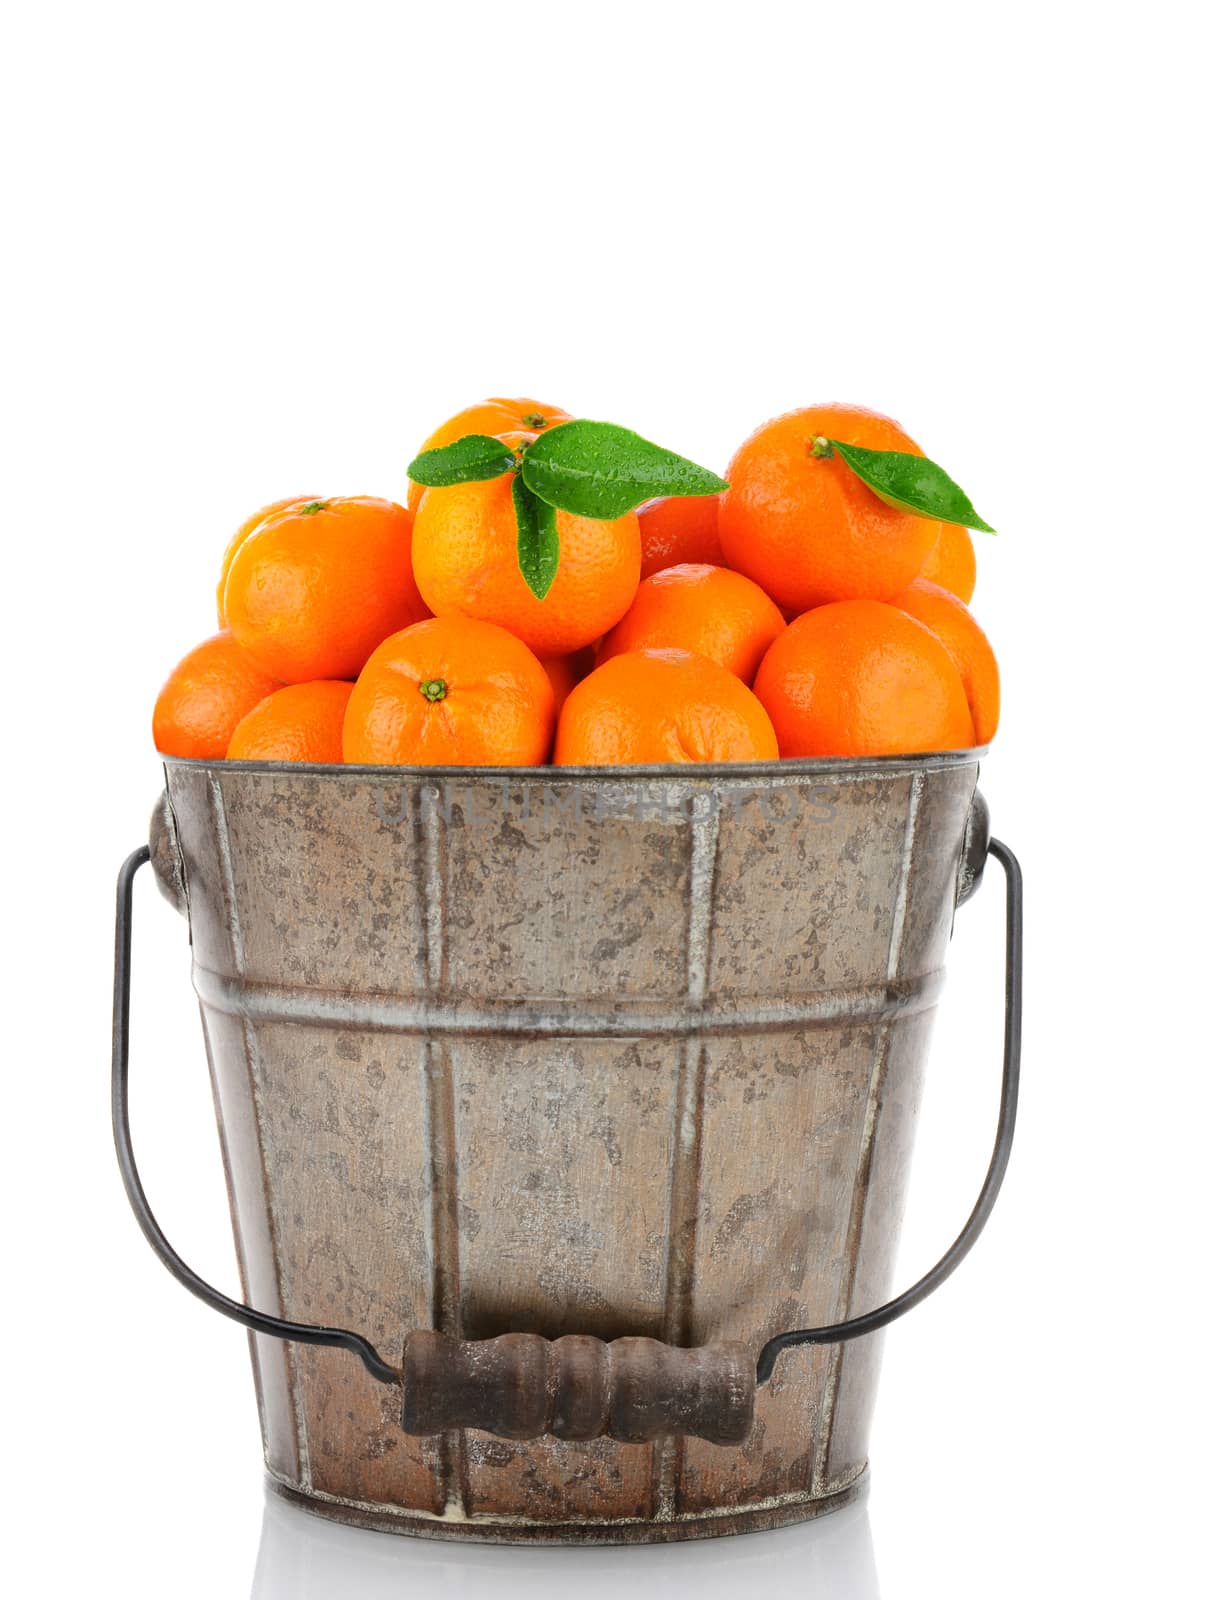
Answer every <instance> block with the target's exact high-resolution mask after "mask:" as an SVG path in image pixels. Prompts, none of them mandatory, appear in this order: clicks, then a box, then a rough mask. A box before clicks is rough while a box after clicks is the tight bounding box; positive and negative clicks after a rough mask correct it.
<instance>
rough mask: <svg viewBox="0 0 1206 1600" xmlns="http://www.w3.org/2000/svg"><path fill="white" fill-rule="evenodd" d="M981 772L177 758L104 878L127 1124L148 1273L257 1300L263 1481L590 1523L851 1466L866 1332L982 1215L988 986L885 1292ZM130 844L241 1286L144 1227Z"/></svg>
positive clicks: (711, 1522)
mask: <svg viewBox="0 0 1206 1600" xmlns="http://www.w3.org/2000/svg"><path fill="white" fill-rule="evenodd" d="M977 770H978V768H977V759H976V755H975V753H974V752H973V753H970V754H969V753H958V754H943V755H934V756H923V757H918V758H909V759H892V760H881V761H853V760H847V761H829V762H818V761H809V762H781V763H777V764H775V765H773V766H758V767H737V766H726V767H712V768H703V767H682V766H676V767H673V768H644V769H601V770H590V771H579V770H572V769H562V770H557V769H539V770H532V771H508V772H504V771H501V770H497V769H483V770H477V769H472V770H471V769H439V770H437V769H425V770H416V769H390V770H384V769H379V768H299V767H281V766H268V765H255V764H242V763H238V764H227V763H217V764H213V765H206V764H203V763H196V762H187V761H172V762H169V763H168V764H167V791H166V795H165V798H164V801H163V802H162V804H161V806H160V808H159V810H158V811H157V813H156V819H155V824H154V827H153V834H152V845H151V850H150V851H148V850H146V849H144V850H142V851H139V852H136V853H135V855H134V856H132V857H131V859H130V861H129V862H128V863H127V865H126V867H125V868H124V869H123V880H122V888H121V892H120V894H119V929H118V976H117V1005H116V1008H115V1051H114V1072H115V1126H116V1128H117V1135H118V1146H119V1154H120V1155H121V1158H122V1164H123V1172H124V1174H125V1176H126V1181H127V1187H128V1189H129V1191H130V1195H131V1199H132V1201H133V1202H134V1205H135V1209H136V1211H137V1212H138V1215H139V1219H140V1221H141V1222H142V1224H143V1227H144V1230H145V1231H146V1232H147V1234H148V1237H149V1238H150V1239H151V1242H152V1244H153V1245H154V1246H155V1248H156V1250H157V1251H158V1253H159V1254H160V1256H161V1258H162V1259H164V1261H165V1262H166V1263H167V1265H168V1266H169V1268H170V1269H171V1270H172V1271H174V1272H175V1273H176V1275H177V1276H178V1277H180V1278H181V1280H182V1281H183V1282H185V1283H186V1284H187V1286H188V1287H189V1288H191V1289H193V1290H194V1292H196V1293H199V1294H201V1295H202V1297H203V1298H206V1299H208V1300H209V1302H210V1303H211V1304H215V1305H217V1308H218V1309H219V1310H222V1311H225V1312H226V1313H227V1314H229V1315H235V1316H238V1317H239V1319H240V1320H242V1321H245V1322H247V1323H248V1325H249V1326H251V1327H253V1328H255V1329H258V1330H260V1331H258V1332H255V1333H253V1335H252V1337H251V1354H252V1362H253V1366H254V1369H255V1381H256V1390H257V1394H258V1397H259V1406H260V1418H261V1423H262V1429H263V1438H264V1451H265V1458H266V1462H267V1468H268V1473H269V1478H270V1482H271V1483H272V1484H273V1485H274V1486H275V1487H276V1488H277V1489H278V1490H279V1491H280V1492H281V1493H282V1494H284V1495H285V1496H287V1497H289V1498H293V1499H297V1500H300V1501H302V1502H304V1503H305V1504H306V1505H307V1506H308V1507H309V1508H310V1509H312V1510H314V1511H317V1512H319V1513H320V1514H322V1515H324V1516H329V1517H334V1518H336V1519H338V1520H340V1521H345V1522H356V1523H363V1524H368V1525H371V1526H373V1527H379V1528H389V1529H393V1530H397V1531H404V1532H408V1533H414V1534H420V1535H428V1536H435V1537H475V1538H480V1539H486V1540H496V1541H506V1542H513V1541H522V1540H553V1541H561V1542H569V1543H586V1542H626V1541H638V1542H639V1541H649V1540H666V1539H680V1538H689V1537H695V1536H701V1535H712V1534H720V1533H730V1532H735V1531H739V1530H743V1529H750V1528H765V1527H769V1526H774V1525H777V1524H780V1523H785V1522H792V1521H796V1520H799V1519H802V1518H805V1517H809V1516H813V1515H815V1514H817V1513H818V1512H822V1511H826V1510H829V1509H832V1508H834V1507H836V1506H838V1505H841V1504H844V1503H846V1502H847V1501H849V1500H851V1499H852V1498H854V1497H855V1496H857V1495H858V1494H859V1493H860V1492H861V1490H862V1488H863V1486H864V1485H865V1483H866V1475H867V1435H868V1430H869V1425H870V1420H871V1408H872V1402H873V1396H874V1390H875V1383H876V1373H877V1367H878V1361H879V1348H878V1347H879V1342H880V1336H879V1334H878V1332H877V1330H878V1329H879V1328H882V1327H883V1326H884V1325H885V1324H886V1322H887V1321H890V1320H891V1319H892V1317H893V1316H895V1315H898V1314H899V1312H900V1311H901V1310H903V1309H907V1308H908V1304H911V1303H914V1302H915V1300H916V1299H917V1298H920V1297H921V1295H923V1294H924V1293H927V1292H929V1290H930V1289H931V1288H932V1287H934V1286H935V1285H936V1283H937V1282H938V1281H940V1280H941V1278H942V1277H944V1276H945V1275H946V1274H947V1272H949V1271H950V1270H952V1269H953V1266H954V1265H955V1263H956V1261H957V1260H958V1259H959V1258H960V1257H961V1255H962V1254H963V1253H965V1251H966V1249H967V1248H969V1247H970V1244H971V1242H972V1239H973V1238H974V1237H975V1234H976V1233H978V1231H979V1228H980V1226H982V1224H983V1221H984V1218H985V1217H986V1216H987V1211H988V1209H989V1208H990V1207H991V1204H992V1201H993V1199H994V1198H995V1194H996V1190H997V1188H998V1187H999V1184H1000V1178H1001V1176H1002V1174H1003V1171H1004V1162H1005V1159H1007V1156H1008V1143H1009V1136H1010V1134H1011V1132H1012V1123H1013V1109H1014V1103H1015V1097H1016V1072H1017V1063H1016V1056H1017V1038H1016V1028H1017V1019H1016V1015H1015V1016H1014V1018H1013V1019H1012V1020H1011V1027H1010V1032H1011V1034H1012V1037H1011V1038H1010V1039H1007V1049H1006V1072H1005V1078H1004V1083H1005V1093H1004V1098H1003V1102H1002V1117H1001V1126H1000V1128H999V1130H998V1142H997V1148H996V1150H995V1152H994V1158H993V1167H992V1168H991V1169H990V1174H989V1178H988V1180H987V1181H986V1184H985V1190H984V1192H983V1193H982V1195H981V1198H980V1202H979V1203H978V1206H977V1210H976V1212H975V1213H973V1216H972V1217H971V1218H970V1219H969V1222H968V1225H967V1227H966V1228H965V1229H964V1232H963V1234H961V1235H960V1238H959V1240H957V1241H956V1244H955V1246H953V1247H952V1250H951V1251H950V1252H948V1255H947V1257H944V1258H943V1261H942V1262H940V1263H939V1265H938V1267H937V1268H935V1269H934V1271H933V1272H932V1273H930V1274H927V1277H926V1279H924V1280H922V1282H921V1284H919V1285H917V1286H915V1289H914V1290H912V1291H909V1294H907V1295H905V1296H901V1297H900V1298H899V1299H898V1300H897V1301H895V1302H892V1303H891V1304H890V1305H889V1306H888V1307H887V1308H884V1310H883V1311H880V1310H876V1311H874V1312H873V1311H872V1308H877V1307H878V1306H879V1302H880V1301H881V1300H882V1299H883V1297H884V1296H885V1295H886V1294H888V1292H889V1290H890V1283H891V1271H892V1262H893V1255H894V1252H895V1248H896V1242H897V1237H898V1232H899V1226H900V1220H901V1213H902V1208H903V1203H904V1192H905V1181H906V1175H907V1171H908V1165H909V1155H910V1149H911V1146H912V1142H913V1130H914V1123H915V1120H916V1117H917V1112H918V1105H919V1100H920V1095H921V1078H922V1068H923V1062H924V1057H925V1051H926V1042H927V1036H928V1033H929V1029H930V1023H931V1019H932V1016H933V1009H934V1005H935V1001H936V997H937V993H938V988H939V984H940V981H941V974H942V963H943V953H944V947H945V945H946V942H947V939H948V937H949V934H950V931H951V921H952V917H953V915H954V911H955V907H956V904H957V902H958V901H959V900H960V899H962V898H965V897H966V895H967V894H968V893H969V892H970V891H971V889H972V888H973V887H974V884H975V882H976V881H977V879H978V877H979V873H980V871H981V870H982V867H983V862H984V857H985V852H986V850H987V849H989V848H992V849H993V851H994V853H996V854H998V855H999V856H1000V857H1001V859H1002V861H1003V862H1005V864H1006V866H1007V870H1008V871H1010V872H1011V874H1013V876H1011V877H1010V891H1011V893H1010V904H1011V913H1013V914H1015V922H1016V912H1017V909H1018V908H1017V907H1016V906H1015V904H1014V901H1015V891H1016V890H1017V883H1016V881H1015V877H1016V863H1013V858H1012V857H1011V856H1009V852H1008V851H1006V850H1005V849H1004V847H1003V846H999V845H997V844H996V842H995V841H993V842H992V844H991V846H990V843H989V840H988V836H987V826H986V813H985V812H984V810H983V807H982V804H981V803H980V802H979V800H978V797H977V796H976V776H977ZM148 855H150V856H151V857H152V859H153V860H154V863H155V868H156V872H157V875H158V877H159V879H160V883H161V886H162V887H163V888H164V889H165V891H166V892H167V893H168V894H169V896H170V897H171V898H173V899H174V900H175V901H176V903H177V904H178V905H179V906H180V907H181V909H183V910H186V911H187V915H188V921H189V927H190V930H191V937H192V946H193V981H194V985H195V987H196V990H197V993H198V996H199V998H200V1002H201V1016H202V1023H203V1027H204V1032H205V1040H206V1046H207V1050H208V1054H209V1062H210V1068H211V1072H212V1075H213V1084H214V1090H215V1099H216V1103H217V1109H218V1119H219V1124H220V1129H221V1137H222V1146H223V1151H224V1157H225V1164H226V1173H227V1181H228V1186H229V1194H230V1203H231V1211H232V1216H233V1221H234V1229H235V1236H236V1241H237V1247H238V1255H239V1263H240V1268H241V1273H242V1279H243V1288H244V1294H245V1298H246V1300H247V1301H248V1302H249V1303H250V1306H251V1307H254V1308H255V1310H254V1311H253V1310H249V1309H248V1308H247V1307H243V1306H240V1305H238V1304H237V1303H236V1302H233V1301H229V1300H225V1299H224V1297H222V1296H220V1295H218V1294H217V1292H216V1291H214V1290H211V1289H209V1288H208V1286H206V1285H204V1284H202V1283H201V1282H200V1280H198V1279H196V1278H195V1277H194V1275H193V1274H192V1273H191V1271H190V1270H189V1269H188V1268H187V1267H185V1266H184V1264H183V1263H182V1262H181V1261H180V1260H179V1258H178V1257H176V1256H175V1255H174V1253H173V1252H172V1251H171V1247H170V1246H169V1245H168V1244H167V1242H166V1240H164V1239H163V1236H162V1234H161V1233H160V1232H159V1231H158V1228H157V1225H156V1224H155V1222H154V1218H153V1217H152V1216H151V1213H150V1210H149V1207H148V1206H147V1204H146V1197H145V1195H144V1194H143V1192H142V1188H141V1185H140V1183H139V1181H138V1176H137V1171H136V1169H135V1167H134V1160H133V1154H132V1152H131V1151H130V1149H129V1124H128V1117H127V1113H126V1104H125V1095H126V1069H127V1055H128V981H129V971H128V966H129V949H130V942H129V941H130V928H129V913H130V904H131V899H130V896H131V883H132V878H133V874H134V872H135V871H136V870H137V867H138V866H139V865H140V864H141V863H142V861H144V860H145V859H147V857H148ZM1011 864H1012V865H1011ZM1013 932H1014V944H1015V945H1016V933H1017V927H1016V925H1015V926H1014V929H1013ZM1011 957H1013V958H1016V949H1014V948H1013V947H1012V946H1011ZM1019 981H1020V971H1018V970H1016V969H1014V970H1011V977H1010V982H1011V984H1012V985H1013V986H1014V987H1015V988H1016V984H1017V983H1018V982H1019ZM1011 993H1012V990H1011ZM1017 998H1018V997H1017V996H1016V995H1014V999H1015V1003H1016V1000H1017ZM1011 1056H1012V1066H1011ZM868 1313H870V1315H867V1314H868ZM852 1317H853V1318H855V1319H856V1320H855V1322H853V1323H852V1322H848V1321H846V1320H845V1319H849V1318H852ZM298 1325H304V1326H298ZM835 1325H836V1326H835ZM344 1329H350V1330H355V1331H354V1332H345V1331H342V1330H344ZM797 1329H805V1330H807V1331H804V1332H800V1333H788V1334H786V1335H784V1330H797ZM273 1335H277V1336H278V1337H274V1336H273ZM280 1335H289V1336H290V1337H288V1338H287V1339H285V1338H281V1337H279V1336H280ZM856 1335H862V1337H855V1336H856ZM548 1341H555V1342H553V1343H549V1342H548ZM332 1346H335V1347H334V1348H332ZM341 1346H342V1348H341ZM357 1355H358V1356H359V1357H360V1358H361V1359H360V1360H357V1359H356V1356H357ZM776 1358H778V1359H776ZM399 1387H400V1388H401V1396H400V1394H399Z"/></svg>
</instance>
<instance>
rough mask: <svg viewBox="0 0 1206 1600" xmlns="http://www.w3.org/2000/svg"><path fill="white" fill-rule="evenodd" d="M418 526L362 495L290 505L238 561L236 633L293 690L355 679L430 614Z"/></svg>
mask: <svg viewBox="0 0 1206 1600" xmlns="http://www.w3.org/2000/svg"><path fill="white" fill-rule="evenodd" d="M410 543H411V517H410V512H409V511H407V510H406V508H405V507H404V506H398V505H394V504H393V502H392V501H390V500H376V499H373V498H371V497H369V496H365V495H362V496H356V497H354V498H349V499H340V500H312V501H309V502H308V503H306V504H304V505H300V506H289V507H286V508H285V509H284V510H282V511H278V512H277V513H276V514H275V516H271V517H269V518H268V520H267V521H266V522H262V523H261V524H260V525H259V527H258V528H256V529H255V530H254V531H253V532H252V533H251V534H250V535H249V537H248V538H247V539H245V540H244V541H243V543H242V545H241V546H240V547H239V549H238V550H237V551H236V552H235V555H234V559H233V560H232V562H231V565H230V572H229V573H228V575H227V579H226V594H225V605H226V615H227V617H228V618H229V619H230V628H231V632H232V633H233V634H234V636H235V638H236V639H237V640H238V641H239V643H240V644H241V645H243V647H244V648H245V649H246V650H247V652H248V654H249V655H251V656H252V657H253V658H254V659H255V660H256V661H257V662H258V663H259V664H260V666H261V667H263V668H264V670H265V671H267V672H271V673H273V674H274V675H275V676H276V677H277V678H279V679H281V681H282V682H285V683H309V682H311V681H313V680H315V679H318V678H354V677H355V676H356V674H357V673H358V672H359V671H360V669H361V667H362V666H363V665H364V663H365V662H366V661H367V660H368V658H369V656H370V655H371V654H372V652H373V650H374V649H375V648H376V647H377V645H378V644H380V642H381V640H382V639H384V638H385V637H386V635H387V634H390V633H394V632H396V631H397V629H399V628H404V627H406V626H407V624H408V623H411V622H417V621H419V620H420V619H421V618H423V617H426V616H428V615H429V614H430V613H429V612H428V610H427V607H426V606H425V605H424V604H423V600H422V598H421V596H420V594H419V591H418V589H417V588H416V587H415V581H414V574H413V573H412V571H411V563H410Z"/></svg>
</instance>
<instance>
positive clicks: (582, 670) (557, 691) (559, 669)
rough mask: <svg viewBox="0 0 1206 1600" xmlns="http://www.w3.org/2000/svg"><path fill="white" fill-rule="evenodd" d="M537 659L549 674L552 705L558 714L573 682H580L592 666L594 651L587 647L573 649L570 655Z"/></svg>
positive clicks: (573, 684)
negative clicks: (551, 688)
mask: <svg viewBox="0 0 1206 1600" xmlns="http://www.w3.org/2000/svg"><path fill="white" fill-rule="evenodd" d="M539 660H540V665H541V666H542V667H543V668H544V670H545V671H546V672H547V673H548V675H549V682H550V683H551V684H552V686H553V705H554V708H555V710H556V712H557V715H558V716H560V715H561V707H562V706H563V705H564V704H565V701H566V697H567V696H568V694H569V692H570V690H571V689H572V688H573V687H574V686H575V684H579V683H581V682H582V680H583V678H585V676H586V674H587V673H588V672H590V671H591V669H592V668H593V667H594V664H595V655H594V651H593V650H591V649H590V648H589V647H588V648H585V649H582V650H575V651H574V653H573V655H571V656H541V657H540V658H539Z"/></svg>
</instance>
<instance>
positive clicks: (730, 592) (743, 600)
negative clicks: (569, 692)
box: [598, 565, 785, 683]
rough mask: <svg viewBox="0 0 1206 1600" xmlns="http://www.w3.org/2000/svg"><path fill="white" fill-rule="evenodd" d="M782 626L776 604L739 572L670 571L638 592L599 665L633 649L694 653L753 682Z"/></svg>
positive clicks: (706, 569)
mask: <svg viewBox="0 0 1206 1600" xmlns="http://www.w3.org/2000/svg"><path fill="white" fill-rule="evenodd" d="M784 627H785V623H784V621H783V613H782V612H781V611H780V610H779V608H778V606H777V605H776V604H775V602H774V601H773V600H772V599H771V598H770V596H769V595H768V594H766V593H765V592H764V591H763V590H761V589H760V588H759V587H758V585H757V584H756V583H754V582H752V581H751V580H750V579H749V578H743V577H742V575H741V573H739V572H730V571H729V570H728V569H727V568H725V567H709V566H703V565H700V566H679V567H666V568H664V569H663V570H662V571H661V572H655V573H654V574H653V576H652V577H651V578H646V579H645V580H644V582H643V583H642V584H641V585H640V587H639V588H638V589H637V592H636V597H635V599H634V600H633V602H632V605H631V606H630V607H629V608H628V610H627V611H626V612H625V614H624V616H623V617H622V618H621V619H620V621H619V622H617V623H616V625H615V627H614V628H613V629H612V630H611V632H610V633H609V634H607V635H606V637H605V638H604V639H603V641H602V643H601V644H600V646H599V654H598V660H599V661H600V662H604V661H609V660H610V659H611V657H612V656H618V655H624V654H625V653H626V652H628V651H629V650H659V649H675V650H692V651H694V652H695V654H696V655H700V656H707V657H708V659H709V660H710V661H715V662H716V664H717V665H718V666H721V667H725V668H727V669H728V671H729V672H733V673H735V674H736V675H737V677H739V678H740V679H741V680H742V682H743V683H752V682H753V681H754V674H755V672H757V670H758V665H759V663H760V662H761V660H762V657H763V656H764V655H765V654H766V652H767V649H768V647H769V646H770V644H771V641H772V640H774V639H777V638H778V637H779V635H780V634H781V633H782V632H783V629H784Z"/></svg>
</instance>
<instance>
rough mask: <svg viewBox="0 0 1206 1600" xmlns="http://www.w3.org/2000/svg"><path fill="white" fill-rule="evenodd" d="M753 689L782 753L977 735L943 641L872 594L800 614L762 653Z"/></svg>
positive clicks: (894, 748)
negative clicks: (762, 706)
mask: <svg viewBox="0 0 1206 1600" xmlns="http://www.w3.org/2000/svg"><path fill="white" fill-rule="evenodd" d="M754 692H755V694H757V696H758V698H759V700H761V702H762V704H763V705H764V706H765V707H766V709H767V711H768V712H769V714H770V719H771V722H772V723H773V724H774V727H775V732H776V734H777V735H778V738H779V749H780V751H781V752H782V754H783V755H785V756H887V755H919V754H921V753H923V752H926V751H930V750H963V749H967V748H968V747H970V746H971V745H972V744H974V742H975V730H974V728H973V726H972V718H971V712H970V711H969V710H968V706H967V696H966V695H965V693H964V691H963V684H962V682H961V681H960V678H959V671H958V668H957V667H956V666H955V663H954V661H953V660H952V659H951V656H950V653H949V651H948V650H947V649H946V646H945V645H944V644H943V643H942V641H941V640H940V639H939V638H938V637H937V635H936V634H934V633H932V632H931V631H930V629H929V628H927V627H925V625H924V624H923V623H920V622H918V621H916V620H915V619H914V618H913V617H910V616H907V615H906V614H905V612H903V611H900V610H898V609H897V608H896V607H895V606H891V605H886V604H884V603H883V602H882V601H879V600H844V601H838V602H836V603H834V604H832V605H826V606H818V607H816V609H815V610H812V611H806V612H805V613H804V614H803V616H800V617H797V618H796V620H795V621H794V622H793V623H790V624H789V625H788V627H787V629H786V630H785V631H784V632H783V633H781V634H780V635H779V637H778V638H777V639H776V640H775V642H774V644H773V645H771V647H770V649H769V650H768V651H767V652H766V655H765V657H764V658H763V661H762V665H761V667H760V668H759V669H758V676H757V678H756V679H755V680H754Z"/></svg>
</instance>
